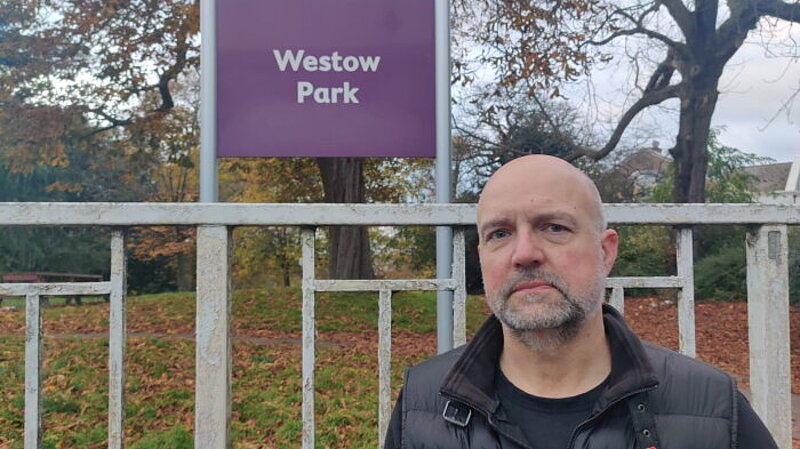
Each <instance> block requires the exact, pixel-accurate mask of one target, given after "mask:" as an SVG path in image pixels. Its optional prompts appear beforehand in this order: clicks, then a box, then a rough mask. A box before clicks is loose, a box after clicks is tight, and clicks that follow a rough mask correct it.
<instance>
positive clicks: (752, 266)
mask: <svg viewBox="0 0 800 449" xmlns="http://www.w3.org/2000/svg"><path fill="white" fill-rule="evenodd" d="M746 242H747V313H748V325H749V340H750V388H751V390H752V403H753V409H755V411H756V413H758V415H759V416H760V417H761V419H762V420H763V421H764V423H765V424H766V425H767V428H768V429H769V431H770V432H771V433H772V436H773V437H775V441H776V442H777V443H778V447H780V448H781V449H791V447H792V415H791V383H790V380H789V379H790V366H789V357H790V355H789V270H788V255H789V251H788V246H789V244H788V238H787V233H786V225H764V226H760V227H756V228H752V229H749V230H748V232H747V240H746Z"/></svg>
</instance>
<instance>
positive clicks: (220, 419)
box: [0, 203, 800, 449]
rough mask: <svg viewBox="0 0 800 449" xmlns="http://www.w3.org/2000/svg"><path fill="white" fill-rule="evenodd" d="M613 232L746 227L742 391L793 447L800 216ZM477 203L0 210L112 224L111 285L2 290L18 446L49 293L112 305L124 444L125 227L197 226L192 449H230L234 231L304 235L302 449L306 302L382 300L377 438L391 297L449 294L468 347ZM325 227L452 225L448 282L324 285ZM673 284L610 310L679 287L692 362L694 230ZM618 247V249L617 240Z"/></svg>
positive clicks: (609, 209)
mask: <svg viewBox="0 0 800 449" xmlns="http://www.w3.org/2000/svg"><path fill="white" fill-rule="evenodd" d="M604 210H605V212H606V216H607V217H608V221H609V222H610V223H614V224H642V225H679V226H680V225H694V224H746V225H750V226H749V227H748V231H747V236H746V250H747V261H748V265H747V278H748V282H747V286H748V316H749V318H748V321H749V345H750V385H751V389H752V402H753V406H754V408H755V410H756V412H757V413H759V415H760V416H761V417H762V418H763V419H764V421H765V422H766V424H767V426H768V428H769V429H770V431H771V432H772V433H773V435H774V436H775V438H776V440H777V441H778V444H779V447H781V449H790V448H791V408H790V407H791V405H790V396H791V395H790V381H789V379H790V363H789V361H790V356H789V320H788V315H789V303H788V301H789V298H788V269H787V260H788V241H787V237H786V235H787V234H786V225H796V224H800V208H798V207H796V206H793V205H789V204H774V205H766V204H685V205H677V204H662V205H656V204H625V205H622V204H610V205H605V206H604ZM474 221H475V205H465V204H457V205H456V204H422V205H387V204H382V205H363V204H335V205H334V204H303V205H289V204H220V203H203V204H196V203H178V204H166V203H0V226H40V225H60V226H63V225H79V226H108V227H114V228H115V230H114V232H113V233H112V240H111V249H112V251H111V254H112V255H111V278H110V280H109V281H108V282H95V283H74V284H64V283H59V284H56V283H53V284H24V285H21V284H0V295H8V296H25V297H26V298H27V301H26V311H27V312H26V346H25V351H26V357H25V360H26V362H25V449H38V448H39V447H41V441H40V440H41V407H40V404H41V374H40V370H41V329H42V325H41V312H40V297H41V296H42V295H44V294H48V295H54V294H58V295H89V294H107V295H109V296H110V317H109V322H110V336H109V348H110V349H109V376H110V379H109V443H108V446H109V448H113V449H122V447H123V446H124V444H123V442H124V430H123V429H124V421H125V416H124V408H123V403H124V388H123V386H124V384H125V382H124V380H125V369H124V364H123V360H124V355H125V344H124V343H125V341H126V318H125V310H126V306H125V302H126V299H125V254H124V248H125V245H124V243H125V235H124V229H121V228H124V227H127V226H142V225H144V226H148V225H188V226H196V227H197V229H198V232H197V329H196V368H197V370H196V391H197V394H196V399H195V401H196V402H195V410H196V412H195V429H196V431H195V447H197V448H198V449H203V448H207V449H226V448H228V447H229V446H230V432H229V430H230V416H231V405H230V404H231V372H232V371H231V335H230V332H231V326H230V320H231V309H230V307H231V287H230V283H231V271H230V257H231V239H230V232H231V229H232V227H234V226H240V225H247V226H274V225H284V226H287V225H288V226H300V227H302V228H303V229H302V233H301V235H302V238H301V241H302V247H303V256H302V259H303V260H302V265H303V288H302V292H303V306H302V308H303V338H302V340H303V342H302V345H303V384H302V390H303V391H302V394H303V405H302V408H303V412H302V414H303V415H302V416H303V423H304V425H303V448H306V449H310V448H313V447H314V434H315V431H316V429H315V425H314V370H315V360H314V356H315V323H316V322H315V318H314V309H315V305H314V299H315V294H316V292H318V291H333V290H338V291H342V290H346V291H352V290H369V291H377V292H379V299H378V300H379V345H378V348H379V349H378V360H379V432H380V433H379V435H383V432H384V430H385V428H386V424H387V420H388V414H389V410H390V407H391V404H390V402H389V401H390V398H389V392H390V385H389V377H390V376H389V374H388V373H389V366H390V363H391V360H390V358H391V327H390V326H391V297H392V292H394V291H398V290H411V289H413V290H442V289H444V290H452V291H454V292H455V295H454V297H455V298H454V316H455V318H456V320H455V322H456V323H455V326H454V331H453V337H454V341H455V342H456V344H459V343H462V342H463V341H464V338H465V318H464V317H465V311H464V304H465V302H464V298H465V296H466V293H465V290H464V284H465V282H464V281H465V279H464V245H463V233H462V232H459V228H460V227H461V229H463V227H464V226H472V225H474ZM330 225H374V226H382V225H387V226H393V225H423V226H425V225H428V226H438V225H443V226H453V227H455V228H456V230H457V232H456V233H455V238H454V250H455V251H454V255H455V257H454V262H453V275H452V276H453V277H452V278H451V279H417V280H391V281H390V280H375V281H355V280H349V281H347V280H345V281H339V280H336V281H334V280H321V279H316V276H315V274H314V254H315V250H314V232H315V231H314V229H315V228H316V227H318V226H330ZM679 229H680V231H679V234H678V235H679V238H678V240H677V248H676V250H677V253H678V257H677V260H678V261H677V273H678V274H677V276H661V277H628V278H611V279H609V280H608V283H607V287H608V288H609V289H611V292H612V293H611V299H610V302H611V303H612V304H613V305H615V306H616V307H618V308H619V309H620V310H624V289H626V288H641V287H668V288H678V289H680V295H679V304H678V317H679V318H678V319H679V333H680V348H681V351H682V352H684V353H686V354H689V355H694V354H695V331H694V329H695V326H694V288H693V283H694V281H693V276H692V252H691V251H692V232H691V230H690V229H689V228H686V227H681V228H679ZM623 244H624V242H623Z"/></svg>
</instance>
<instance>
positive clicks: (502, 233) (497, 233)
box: [489, 229, 509, 240]
mask: <svg viewBox="0 0 800 449" xmlns="http://www.w3.org/2000/svg"><path fill="white" fill-rule="evenodd" d="M508 235H509V234H508V231H506V230H503V229H499V230H497V231H492V232H490V233H489V240H496V239H502V238H503V237H508Z"/></svg>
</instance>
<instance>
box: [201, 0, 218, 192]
mask: <svg viewBox="0 0 800 449" xmlns="http://www.w3.org/2000/svg"><path fill="white" fill-rule="evenodd" d="M215 3H216V0H200V30H201V32H202V35H201V41H200V202H201V203H215V202H217V201H219V198H218V189H217V46H216V40H217V23H216V19H215V11H216V4H215Z"/></svg>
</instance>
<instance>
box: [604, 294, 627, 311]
mask: <svg viewBox="0 0 800 449" xmlns="http://www.w3.org/2000/svg"><path fill="white" fill-rule="evenodd" d="M608 303H609V304H611V307H613V308H615V309H617V312H619V314H620V315H625V289H624V288H622V287H613V288H612V289H611V298H610V300H609V301H608Z"/></svg>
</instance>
